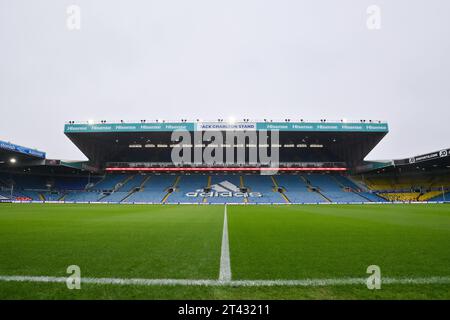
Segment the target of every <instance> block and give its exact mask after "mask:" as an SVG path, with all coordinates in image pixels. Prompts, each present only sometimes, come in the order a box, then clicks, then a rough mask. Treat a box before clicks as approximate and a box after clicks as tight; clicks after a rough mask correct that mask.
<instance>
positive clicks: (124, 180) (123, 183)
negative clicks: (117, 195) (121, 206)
mask: <svg viewBox="0 0 450 320" xmlns="http://www.w3.org/2000/svg"><path fill="white" fill-rule="evenodd" d="M135 177H136V175H131V176H127V177H125V179H123V180H122V181H120V182H119V183H118V184H116V185H115V186H114V189H113V191H114V192H115V191H119V190H120V189H122V188H123V187H124V186H126V184H127V183H128V182H129V181H130V180H132V179H134V178H135Z"/></svg>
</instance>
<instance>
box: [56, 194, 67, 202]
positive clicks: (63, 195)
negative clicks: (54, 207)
mask: <svg viewBox="0 0 450 320" xmlns="http://www.w3.org/2000/svg"><path fill="white" fill-rule="evenodd" d="M66 196H67V193H63V194H62V195H61V197H60V198H59V199H58V201H64V199H65V198H66Z"/></svg>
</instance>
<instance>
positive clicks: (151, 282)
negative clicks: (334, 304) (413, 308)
mask: <svg viewBox="0 0 450 320" xmlns="http://www.w3.org/2000/svg"><path fill="white" fill-rule="evenodd" d="M67 279H68V278H66V277H48V276H19V275H17V276H0V282H40V283H66V282H67ZM71 280H72V279H71ZM366 281H367V278H336V279H303V280H281V279H280V280H229V281H227V280H225V281H223V280H212V279H211V280H207V279H205V280H201V279H139V278H136V279H133V278H128V279H127V278H80V282H81V283H82V284H83V283H84V284H97V285H131V286H133V285H134V286H206V287H214V286H215V287H277V286H281V287H325V286H343V285H365V284H366ZM381 284H382V285H383V284H401V285H408V284H413V285H426V284H450V277H427V278H388V277H386V278H382V279H381Z"/></svg>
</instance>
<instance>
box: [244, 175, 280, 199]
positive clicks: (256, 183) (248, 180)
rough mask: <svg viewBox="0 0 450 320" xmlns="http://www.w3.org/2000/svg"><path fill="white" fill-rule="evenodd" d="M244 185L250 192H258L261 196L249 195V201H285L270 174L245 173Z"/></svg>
mask: <svg viewBox="0 0 450 320" xmlns="http://www.w3.org/2000/svg"><path fill="white" fill-rule="evenodd" d="M243 180H244V185H245V187H246V188H247V189H248V190H249V192H258V193H260V194H261V197H249V198H248V202H249V203H283V202H285V200H284V199H283V197H282V195H281V193H279V192H278V191H277V187H276V185H275V184H274V182H273V180H272V179H271V177H270V176H265V175H245V176H244V177H243Z"/></svg>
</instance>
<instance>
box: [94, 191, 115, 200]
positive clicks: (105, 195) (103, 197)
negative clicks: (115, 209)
mask: <svg viewBox="0 0 450 320" xmlns="http://www.w3.org/2000/svg"><path fill="white" fill-rule="evenodd" d="M111 194H112V193H111ZM111 194H103V195H102V196H101V197H100V198H98V199H97V201H102V200H103V199H105V198H106V197H109V196H110V195H111Z"/></svg>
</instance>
